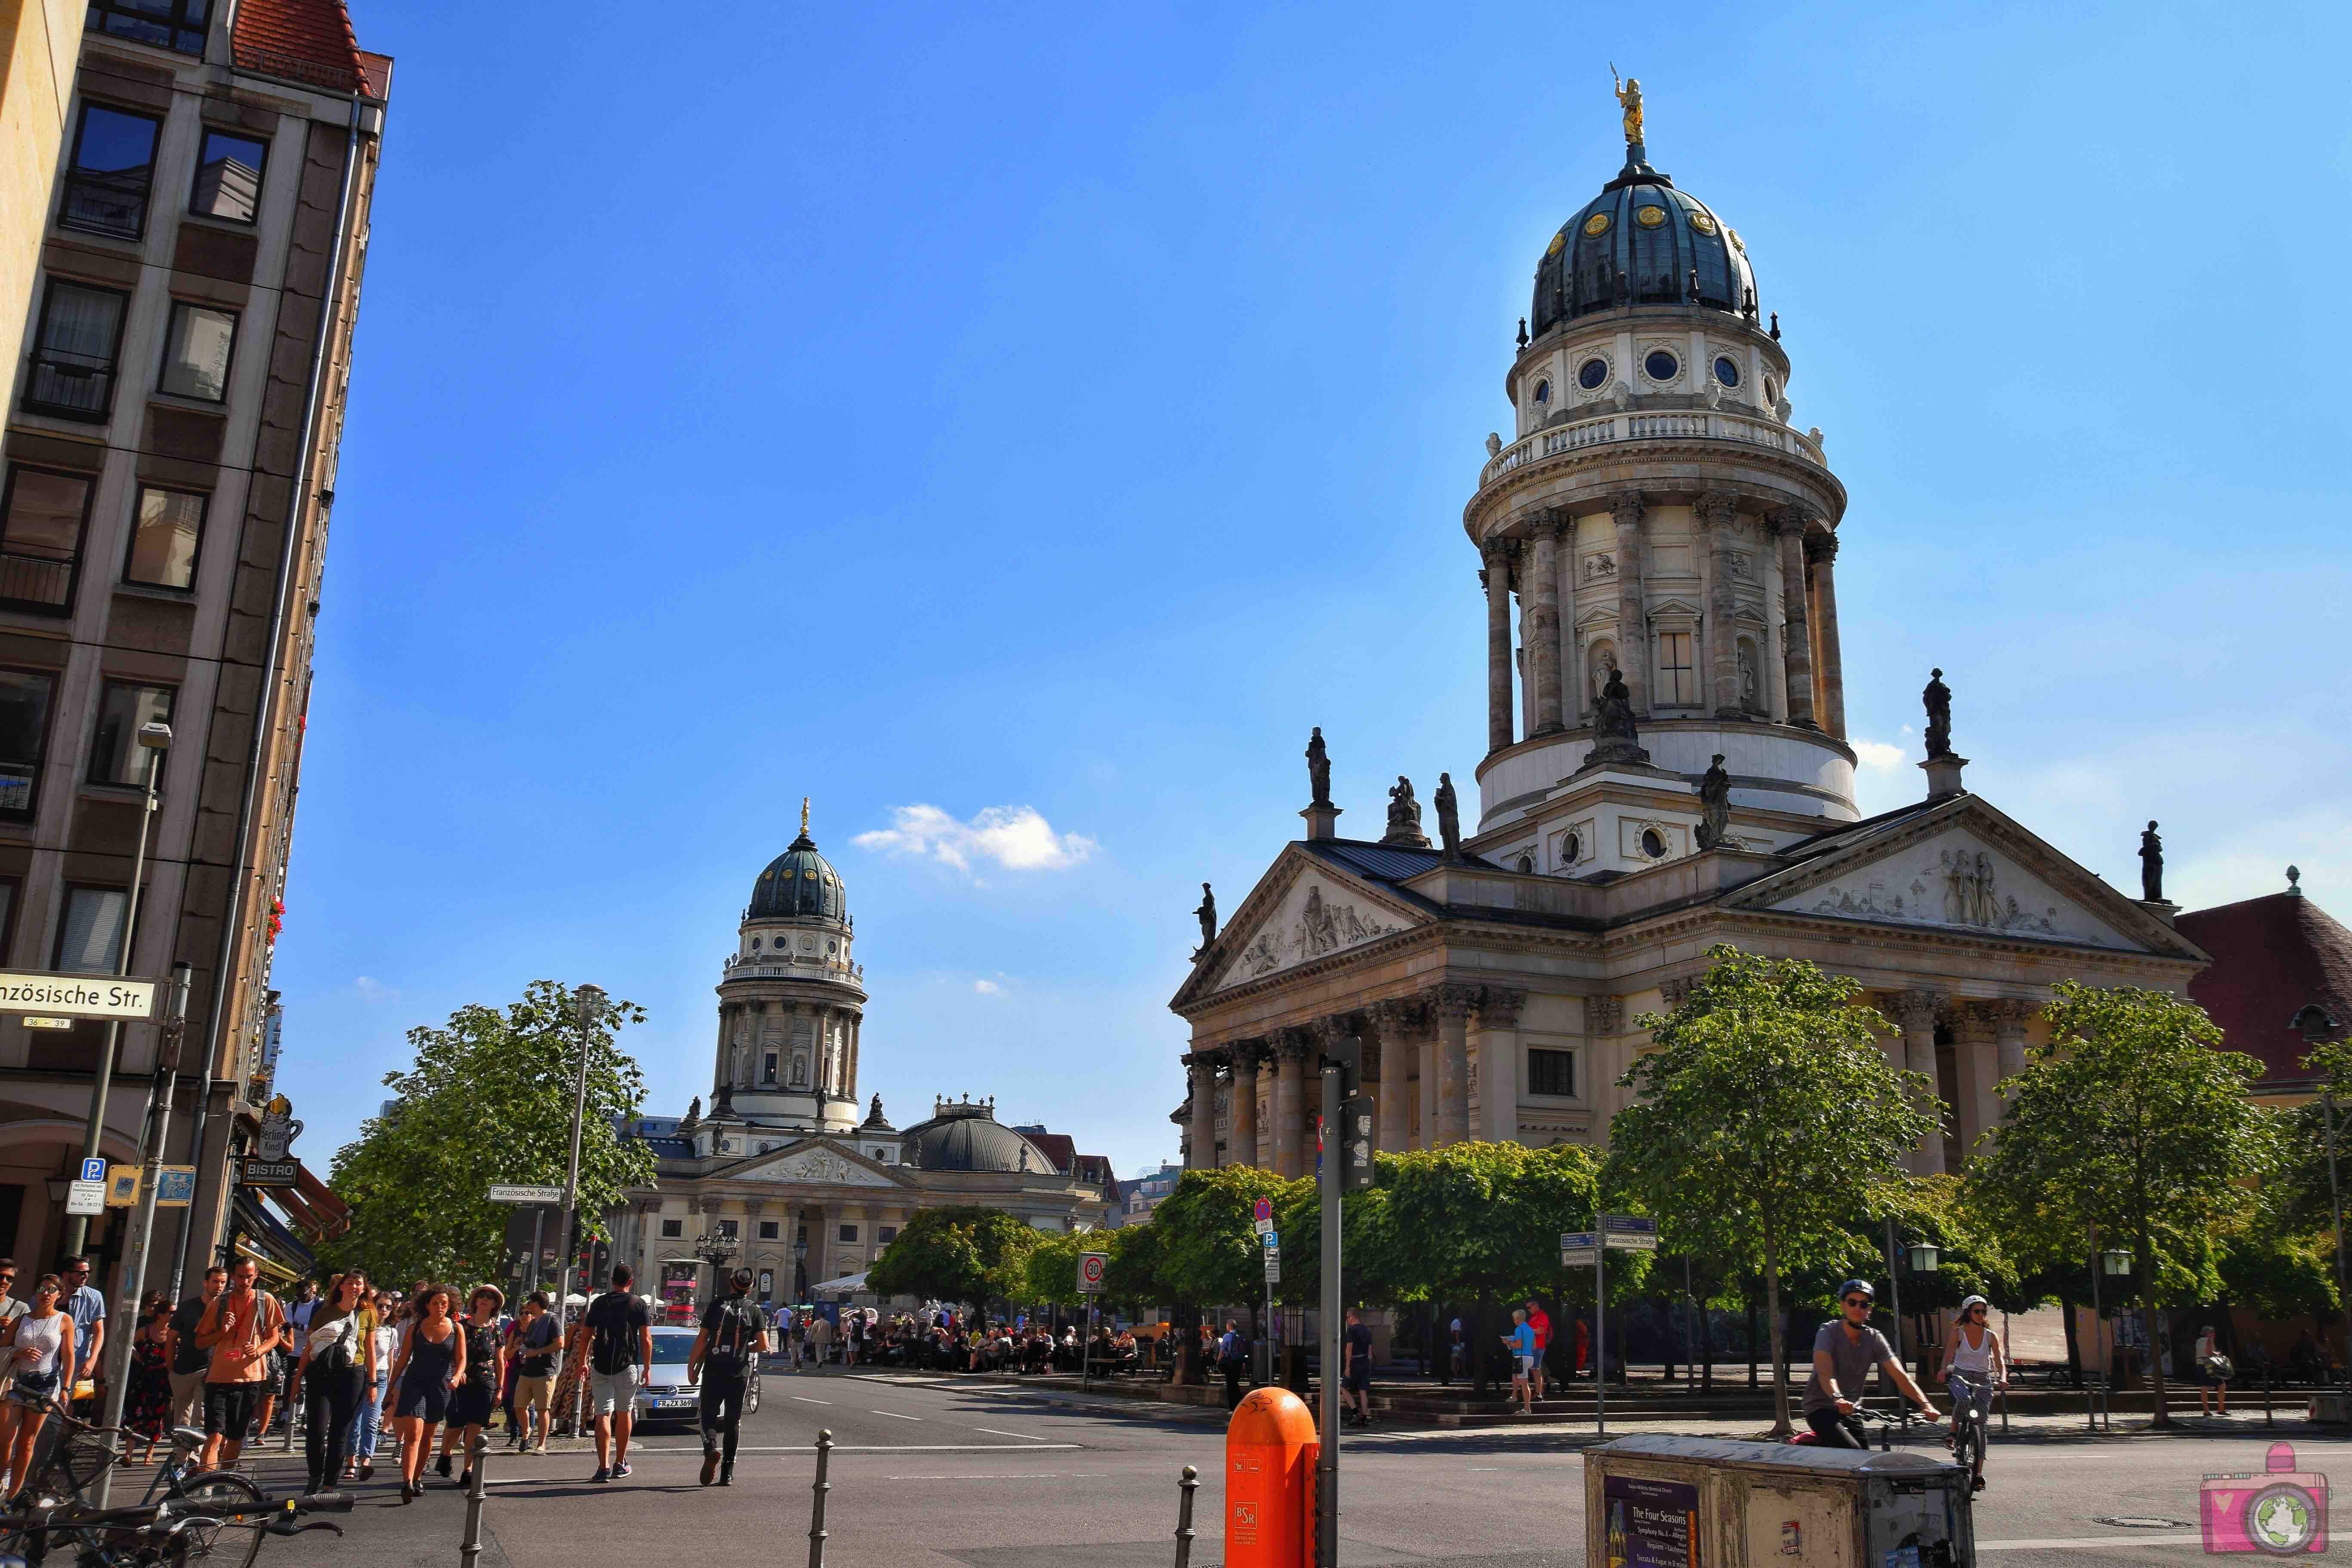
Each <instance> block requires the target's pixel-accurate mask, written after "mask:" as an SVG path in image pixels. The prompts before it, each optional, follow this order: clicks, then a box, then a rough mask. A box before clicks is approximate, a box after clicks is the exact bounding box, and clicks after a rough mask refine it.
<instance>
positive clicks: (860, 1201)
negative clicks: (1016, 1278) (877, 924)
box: [607, 804, 1118, 1302]
mask: <svg viewBox="0 0 2352 1568" xmlns="http://www.w3.org/2000/svg"><path fill="white" fill-rule="evenodd" d="M855 939H856V922H855V921H853V920H852V918H851V916H850V913H849V901H848V893H847V890H846V889H845V888H844V886H843V885H842V880H841V876H840V874H839V873H838V872H836V871H835V869H834V868H833V865H832V863H831V862H830V861H828V860H827V859H826V858H824V856H823V855H821V854H819V853H818V852H817V847H816V844H815V842H814V840H813V839H811V838H810V837H809V833H808V808H807V806H806V805H805V804H803V806H802V811H801V833H800V837H797V838H795V839H793V842H792V844H791V846H790V847H787V848H786V849H785V851H784V852H783V853H782V855H780V856H778V857H777V858H775V859H774V860H773V861H772V862H770V863H769V865H768V867H767V868H766V869H765V870H763V871H761V873H760V875H759V877H758V879H756V880H755V881H754V882H753V883H752V885H751V901H750V902H749V903H748V904H747V905H746V906H745V907H744V910H743V915H742V919H741V921H740V923H739V924H738V926H737V929H736V945H735V950H734V952H731V953H730V954H729V955H728V956H727V958H726V959H725V961H724V962H723V963H722V964H721V966H720V970H719V987H718V989H719V1020H718V1029H717V1038H716V1041H715V1043H714V1046H713V1049H712V1053H711V1054H712V1071H711V1084H710V1103H709V1109H708V1110H705V1109H704V1108H703V1104H702V1100H701V1099H700V1097H699V1096H698V1097H697V1098H696V1100H695V1101H694V1103H693V1104H692V1105H690V1106H688V1108H687V1113H686V1115H684V1116H683V1117H679V1118H675V1119H672V1118H657V1117H649V1118H645V1119H643V1120H641V1121H638V1122H637V1123H635V1125H634V1127H633V1128H632V1130H631V1131H632V1135H633V1136H635V1137H638V1138H640V1139H642V1140H643V1141H644V1142H646V1145H647V1147H648V1148H649V1149H650V1150H651V1152H653V1154H654V1156H655V1167H656V1183H655V1184H654V1185H653V1186H650V1187H646V1188H644V1189H641V1190H638V1191H635V1192H633V1193H631V1194H629V1197H628V1201H627V1203H626V1204H625V1205H624V1206H623V1208H622V1209H621V1210H620V1211H619V1212H617V1213H615V1214H614V1215H609V1216H607V1228H608V1231H609V1233H610V1234H611V1235H612V1237H613V1238H614V1257H615V1258H620V1259H624V1260H626V1261H628V1262H630V1263H631V1264H632V1266H633V1267H634V1268H635V1270H636V1274H637V1278H638V1279H639V1280H640V1281H642V1282H643V1283H642V1284H641V1285H640V1289H646V1290H649V1291H651V1290H658V1291H659V1292H660V1293H661V1294H662V1295H663V1296H664V1297H665V1298H666V1299H667V1300H671V1301H673V1302H677V1301H688V1300H707V1299H708V1296H709V1290H710V1289H712V1286H713V1283H714V1281H713V1279H712V1270H711V1264H710V1262H709V1258H707V1257H705V1256H703V1255H702V1253H701V1250H700V1249H698V1243H701V1242H702V1241H703V1240H704V1239H705V1238H707V1237H708V1238H723V1240H724V1242H725V1243H726V1244H727V1245H728V1247H729V1249H730V1255H729V1257H728V1260H727V1262H726V1264H725V1265H724V1267H726V1268H742V1267H748V1268H751V1269H752V1270H753V1272H754V1275H755V1277H756V1279H757V1280H758V1289H757V1293H758V1295H759V1297H760V1299H761V1300H768V1301H787V1300H789V1301H805V1300H809V1299H810V1298H811V1296H812V1295H813V1294H818V1293H821V1294H823V1295H824V1298H825V1299H826V1300H834V1299H836V1298H840V1299H859V1298H861V1297H863V1299H865V1300H871V1298H870V1296H865V1294H864V1291H863V1276H864V1273H865V1271H866V1268H867V1267H868V1266H869V1265H870V1264H871V1263H872V1262H873V1261H874V1259H875V1258H877V1257H879V1256H880V1254H881V1252H882V1249H883V1248H885V1247H887V1246H888V1245H889V1244H890V1243H891V1241H893V1240H894V1239H896V1237H897V1236H898V1230H899V1227H900V1226H904V1225H905V1224H906V1223H907V1221H908V1219H909V1218H910V1217H912V1216H913V1215H914V1214H915V1213H916V1212H918V1211H919V1210H920V1209H924V1208H929V1207H936V1206H941V1205H961V1204H976V1205H986V1206H990V1207H994V1208H1002V1209H1005V1210H1008V1211H1009V1212H1011V1213H1013V1215H1017V1216H1018V1217H1020V1218H1022V1219H1024V1220H1025V1221H1027V1222H1028V1223H1029V1224H1030V1225H1032V1226H1036V1227H1037V1228H1039V1229H1041V1230H1054V1231H1060V1230H1070V1229H1078V1230H1087V1229H1093V1228H1095V1227H1097V1226H1104V1225H1108V1224H1112V1223H1115V1221H1114V1218H1113V1216H1114V1215H1115V1214H1116V1211H1117V1205H1118V1189H1117V1184H1116V1183H1115V1182H1113V1181H1112V1180H1111V1179H1110V1176H1109V1170H1108V1163H1107V1162H1105V1161H1104V1160H1102V1159H1101V1157H1100V1156H1098V1155H1086V1154H1078V1153H1076V1151H1075V1145H1073V1144H1072V1143H1071V1141H1070V1140H1069V1139H1068V1138H1067V1137H1066V1136H1063V1135H1057V1134H1054V1133H1049V1132H1047V1131H1045V1129H1044V1128H1042V1127H1030V1128H1016V1127H1011V1126H1007V1125H1005V1124H1003V1123H1002V1122H1000V1121H997V1119H996V1104H995V1101H994V1100H992V1099H981V1100H974V1099H972V1098H971V1097H970V1096H969V1095H965V1096H961V1097H960V1098H958V1099H955V1100H948V1099H945V1098H940V1099H937V1100H934V1102H933V1105H932V1113H931V1115H930V1117H929V1119H928V1120H926V1121H921V1122H919V1123H918V1124H917V1125H915V1126H913V1127H909V1128H907V1129H905V1130H904V1131H901V1130H899V1129H898V1128H896V1127H894V1126H892V1125H891V1124H890V1122H889V1121H888V1120H887V1118H886V1117H885V1116H884V1115H883V1111H882V1097H881V1096H880V1095H878V1094H877V1095H874V1096H872V1097H871V1099H870V1100H867V1101H866V1103H865V1104H864V1105H863V1106H861V1104H860V1102H859V1100H858V1068H859V1046H860V1043H861V1037H862V1036H863V1033H864V1025H865V1018H866V972H865V969H864V967H863V966H862V965H860V964H859V963H857V962H856V959H855V957H854V956H853V952H852V950H853V946H854V943H855Z"/></svg>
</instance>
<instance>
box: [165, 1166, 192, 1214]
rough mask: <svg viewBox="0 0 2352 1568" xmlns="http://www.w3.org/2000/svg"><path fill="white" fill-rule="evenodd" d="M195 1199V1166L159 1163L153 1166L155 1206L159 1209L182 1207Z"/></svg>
mask: <svg viewBox="0 0 2352 1568" xmlns="http://www.w3.org/2000/svg"><path fill="white" fill-rule="evenodd" d="M195 1201H196V1168H195V1167H194V1165H159V1166H157V1167H156V1168H155V1206H156V1207H157V1208H159V1209H184V1208H186V1207H187V1206H188V1205H190V1204H192V1203H194V1202H195Z"/></svg>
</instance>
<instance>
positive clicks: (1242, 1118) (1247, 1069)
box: [1225, 1040, 1259, 1165]
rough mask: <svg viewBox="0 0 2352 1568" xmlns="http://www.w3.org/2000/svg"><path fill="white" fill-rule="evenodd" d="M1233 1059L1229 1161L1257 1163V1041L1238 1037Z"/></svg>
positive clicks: (1230, 1162)
mask: <svg viewBox="0 0 2352 1568" xmlns="http://www.w3.org/2000/svg"><path fill="white" fill-rule="evenodd" d="M1231 1052H1232V1055H1233V1058H1234V1087H1233V1137H1232V1139H1231V1140H1230V1141H1229V1142H1227V1143H1226V1145H1225V1158H1226V1163H1228V1164H1234V1165H1255V1164H1256V1163H1257V1064H1258V1054H1259V1053H1258V1045H1257V1042H1256V1041H1255V1040H1235V1041H1234V1043H1233V1046H1232V1047H1231Z"/></svg>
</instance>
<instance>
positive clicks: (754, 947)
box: [751, 936, 760, 952]
mask: <svg viewBox="0 0 2352 1568" xmlns="http://www.w3.org/2000/svg"><path fill="white" fill-rule="evenodd" d="M751 951H752V952H759V951H760V939H759V938H758V937H756V936H755V937H753V938H752V939H751Z"/></svg>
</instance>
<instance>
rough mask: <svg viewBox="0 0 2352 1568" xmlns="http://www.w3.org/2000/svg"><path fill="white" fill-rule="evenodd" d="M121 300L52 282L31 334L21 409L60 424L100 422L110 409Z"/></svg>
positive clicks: (114, 295)
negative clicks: (28, 371) (36, 327)
mask: <svg viewBox="0 0 2352 1568" xmlns="http://www.w3.org/2000/svg"><path fill="white" fill-rule="evenodd" d="M124 299H125V296H123V295H121V294H117V293H115V292H114V291H113V290H112V289H92V288H89V287H87V286H86V285H84V284H80V283H68V282H65V281H63V280H62V279H51V280H50V282H49V287H48V291H47V293H46V294H44V295H43V296H42V298H41V324H40V328H39V330H38V331H36V332H34V334H33V374H32V375H31V376H30V377H29V378H28V379H27V380H26V383H25V406H26V408H28V409H30V410H32V411H33V412H35V413H37V414H54V415H56V416H58V417H59V418H61V419H85V420H89V421H91V422H92V423H100V424H102V423H104V421H105V419H106V416H107V415H108V414H109V413H110V412H111V411H112V409H113V407H114V358H115V355H116V353H119V352H120V351H121V347H122V305H123V300H124Z"/></svg>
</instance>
